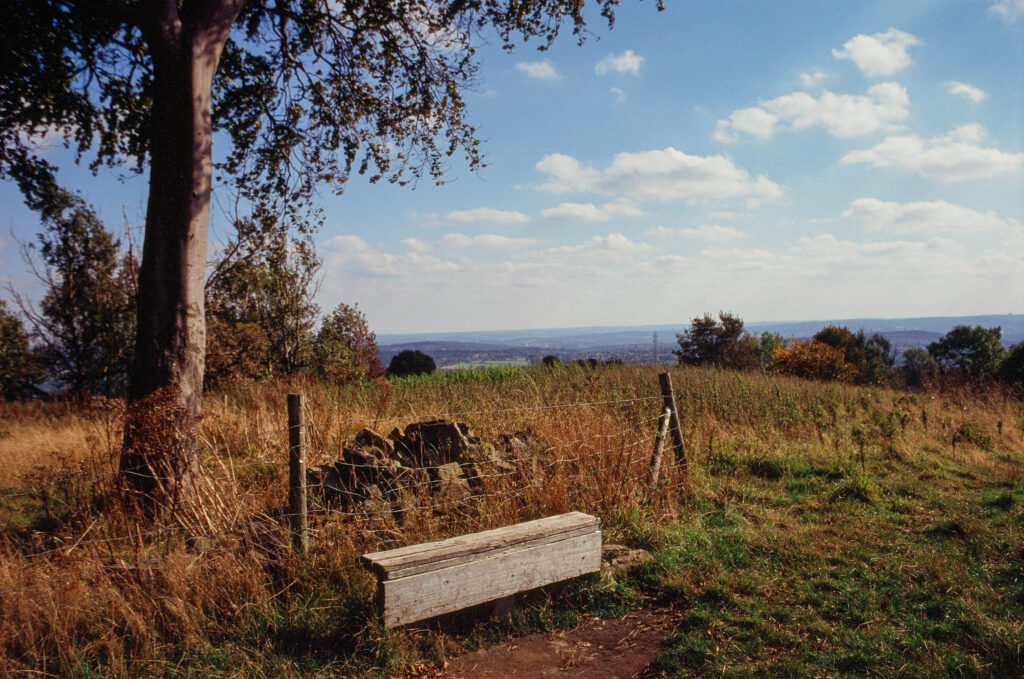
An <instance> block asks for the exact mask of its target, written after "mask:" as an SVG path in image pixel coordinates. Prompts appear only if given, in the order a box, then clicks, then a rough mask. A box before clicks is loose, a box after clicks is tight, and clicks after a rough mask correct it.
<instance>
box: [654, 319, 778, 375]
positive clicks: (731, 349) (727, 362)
mask: <svg viewBox="0 0 1024 679" xmlns="http://www.w3.org/2000/svg"><path fill="white" fill-rule="evenodd" d="M676 341H677V342H678V343H679V349H678V350H676V351H673V352H672V353H673V354H675V355H676V359H677V360H678V361H679V365H714V366H718V367H720V368H735V369H751V368H756V367H757V366H758V364H759V363H758V360H757V339H755V338H754V337H753V336H751V335H749V334H747V333H746V332H744V330H743V320H742V319H741V318H740V317H739V316H733V315H732V314H729V313H726V312H724V311H720V312H719V313H718V321H716V320H715V319H714V317H713V316H712V315H711V314H704V316H703V317H701V318H694V319H693V322H692V323H691V324H690V327H689V328H688V329H686V330H684V331H683V332H682V333H677V334H676Z"/></svg>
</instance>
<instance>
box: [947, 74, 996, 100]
mask: <svg viewBox="0 0 1024 679" xmlns="http://www.w3.org/2000/svg"><path fill="white" fill-rule="evenodd" d="M946 90H947V91H948V92H949V93H950V94H952V95H954V96H957V97H963V98H965V99H967V100H969V101H970V102H971V103H972V104H980V103H981V102H983V101H985V100H986V99H987V98H988V95H987V94H986V93H985V91H984V90H980V89H978V88H977V87H973V86H971V85H968V84H967V83H962V82H958V81H956V80H949V81H947V82H946Z"/></svg>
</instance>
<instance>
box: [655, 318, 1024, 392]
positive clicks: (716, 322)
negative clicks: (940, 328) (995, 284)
mask: <svg viewBox="0 0 1024 679" xmlns="http://www.w3.org/2000/svg"><path fill="white" fill-rule="evenodd" d="M676 340H677V343H678V345H679V348H678V349H677V350H675V351H673V354H675V356H676V359H677V361H678V363H679V365H698V366H700V365H703V366H715V367H719V368H728V369H732V370H764V371H767V372H772V373H776V374H781V375H793V376H797V377H804V378H808V379H818V380H835V381H841V382H851V383H855V384H865V385H869V384H886V385H891V386H897V387H910V388H921V387H927V386H931V385H937V384H940V383H945V382H949V381H954V382H970V383H984V382H1001V383H1004V384H1006V385H1008V386H1010V387H1011V388H1013V389H1016V390H1024V342H1020V343H1018V344H1015V345H1014V346H1012V347H1010V348H1009V349H1006V348H1004V347H1003V344H1002V332H1001V330H1000V328H982V327H981V326H976V327H974V328H972V327H970V326H965V325H958V326H956V327H954V328H953V329H952V330H950V331H949V332H948V333H946V334H945V335H944V336H942V337H941V338H940V339H938V340H937V341H935V342H932V343H931V344H929V345H928V347H927V348H926V349H925V348H920V347H916V348H912V349H907V350H906V351H904V352H903V362H902V364H901V365H899V366H898V367H896V365H895V364H896V353H895V351H894V350H893V348H892V344H891V343H890V342H889V340H888V339H886V338H885V337H883V336H882V335H880V334H877V333H876V334H873V335H871V336H870V337H869V336H867V335H866V334H865V333H864V331H863V330H858V331H857V332H853V331H851V330H850V329H849V328H846V327H841V326H837V325H829V326H826V327H824V328H822V329H821V330H819V331H818V332H817V333H816V334H815V335H814V336H813V337H812V338H810V339H792V340H790V341H787V340H786V339H785V338H783V337H782V336H781V335H778V334H775V333H771V332H763V333H761V334H760V335H754V334H751V333H748V332H747V331H746V330H745V329H744V325H743V321H742V319H740V318H739V317H737V316H734V315H732V314H729V313H726V312H720V313H719V314H718V318H717V319H716V318H715V317H714V316H712V315H711V314H707V313H706V314H704V315H703V316H701V317H699V318H694V319H693V320H692V322H691V324H690V327H689V328H687V329H686V330H684V331H683V332H681V333H678V334H677V335H676Z"/></svg>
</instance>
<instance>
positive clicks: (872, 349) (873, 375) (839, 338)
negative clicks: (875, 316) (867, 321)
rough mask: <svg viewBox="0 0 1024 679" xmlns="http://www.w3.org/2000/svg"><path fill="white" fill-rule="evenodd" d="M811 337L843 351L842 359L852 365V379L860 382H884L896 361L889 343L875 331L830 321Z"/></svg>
mask: <svg viewBox="0 0 1024 679" xmlns="http://www.w3.org/2000/svg"><path fill="white" fill-rule="evenodd" d="M813 339H814V341H816V342H822V343H824V344H827V345H829V346H831V347H835V348H836V349H839V350H840V351H842V352H843V359H844V360H845V361H846V362H847V363H849V364H850V365H851V366H853V369H854V375H853V376H852V378H851V379H852V380H853V381H856V382H858V383H860V384H881V383H883V382H885V381H886V380H887V379H888V377H889V372H890V370H891V369H892V366H893V363H895V362H896V355H895V353H894V352H893V350H892V344H891V343H890V342H889V340H887V339H886V338H885V337H883V336H882V335H879V334H878V333H875V334H874V335H872V336H871V337H868V336H866V335H865V334H864V331H863V330H858V331H857V332H856V333H854V332H852V331H851V330H850V329H849V328H846V327H840V326H836V325H829V326H826V327H824V328H822V329H821V330H819V331H818V333H817V334H816V335H814V338H813Z"/></svg>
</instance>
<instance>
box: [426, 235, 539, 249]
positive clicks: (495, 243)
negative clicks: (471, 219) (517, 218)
mask: <svg viewBox="0 0 1024 679" xmlns="http://www.w3.org/2000/svg"><path fill="white" fill-rule="evenodd" d="M536 243H537V241H536V240H534V239H532V238H509V237H507V236H499V235H497V234H493V233H482V234H480V235H477V236H467V235H466V234H464V233H449V234H445V236H444V237H443V238H442V239H441V240H440V241H438V245H440V246H441V247H443V248H457V249H474V250H497V251H510V250H522V249H523V248H528V247H530V246H531V245H535V244H536Z"/></svg>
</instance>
